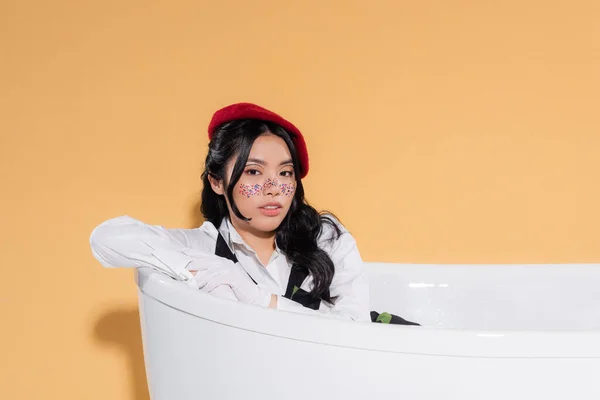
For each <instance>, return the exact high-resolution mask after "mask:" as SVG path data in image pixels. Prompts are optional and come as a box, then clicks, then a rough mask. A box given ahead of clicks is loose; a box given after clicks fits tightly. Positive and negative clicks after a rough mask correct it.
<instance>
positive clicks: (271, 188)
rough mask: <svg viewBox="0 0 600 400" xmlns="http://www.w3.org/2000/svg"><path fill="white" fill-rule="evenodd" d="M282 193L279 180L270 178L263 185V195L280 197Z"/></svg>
mask: <svg viewBox="0 0 600 400" xmlns="http://www.w3.org/2000/svg"><path fill="white" fill-rule="evenodd" d="M280 193H281V188H280V187H279V181H278V180H277V179H273V178H269V179H267V180H266V181H265V184H264V185H263V194H265V195H269V194H270V195H272V196H275V195H278V194H280Z"/></svg>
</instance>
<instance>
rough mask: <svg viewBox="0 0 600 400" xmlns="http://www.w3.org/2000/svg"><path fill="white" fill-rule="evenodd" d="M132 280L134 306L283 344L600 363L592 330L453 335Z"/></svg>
mask: <svg viewBox="0 0 600 400" xmlns="http://www.w3.org/2000/svg"><path fill="white" fill-rule="evenodd" d="M367 264H368V263H367ZM376 264H379V265H383V264H390V265H391V264H392V263H376ZM393 265H394V266H398V265H399V264H393ZM432 265H434V264H432ZM435 265H437V264H435ZM582 265H583V264H582ZM585 265H586V266H590V265H594V264H585ZM135 280H136V283H137V285H138V288H139V296H140V302H142V301H144V299H145V297H148V298H151V299H153V300H155V301H158V302H159V303H161V304H162V305H164V306H165V307H170V308H172V309H174V310H177V311H179V312H183V313H185V314H188V315H189V316H191V317H195V318H201V319H203V320H207V321H210V322H212V323H218V324H221V325H226V326H229V327H231V328H235V329H242V330H246V331H250V332H255V333H259V334H264V335H270V336H275V337H279V338H284V339H288V340H296V341H303V342H310V343H315V344H320V345H328V346H336V347H344V348H351V349H358V350H366V351H380V352H388V353H399V354H406V355H427V356H447V357H475V358H478V357H485V358H549V359H560V358H569V359H574V358H588V359H589V358H593V359H600V331H596V330H588V331H576V330H573V331H569V330H548V331H535V330H458V329H445V328H436V327H418V326H400V325H383V324H373V323H357V322H352V321H343V320H336V319H330V318H324V317H319V316H313V315H305V314H296V313H292V312H285V311H278V310H272V309H264V308H260V307H256V306H251V305H247V304H242V303H236V302H232V301H228V300H223V299H220V298H217V297H215V296H212V295H209V294H207V293H203V292H200V291H197V290H194V289H192V288H191V287H189V286H187V285H185V284H183V283H181V282H177V281H175V280H173V279H171V278H170V277H168V276H166V275H163V274H160V273H158V272H155V271H153V270H151V269H149V268H138V269H136V272H135ZM307 326H310V329H308V328H307ZM342 332H343V334H342ZM399 339H400V340H399Z"/></svg>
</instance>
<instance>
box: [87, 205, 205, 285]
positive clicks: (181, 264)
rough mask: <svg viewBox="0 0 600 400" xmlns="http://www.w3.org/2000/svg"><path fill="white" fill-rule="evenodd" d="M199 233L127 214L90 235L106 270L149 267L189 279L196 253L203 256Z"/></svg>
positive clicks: (94, 251) (93, 251) (93, 249)
mask: <svg viewBox="0 0 600 400" xmlns="http://www.w3.org/2000/svg"><path fill="white" fill-rule="evenodd" d="M198 233H199V232H197V230H193V229H166V228H164V227H161V226H155V225H147V224H144V223H142V222H140V221H138V220H135V219H133V218H131V217H129V216H126V215H125V216H121V217H117V218H113V219H110V220H108V221H105V222H103V223H102V224H100V225H98V226H97V227H96V228H95V229H94V230H93V232H92V234H91V236H90V246H91V248H92V254H93V255H94V257H95V258H96V259H97V260H98V261H99V262H100V263H101V264H102V265H103V266H104V267H131V268H135V267H149V268H153V269H156V270H160V271H162V272H166V273H167V274H169V275H171V276H172V277H174V278H176V279H183V280H189V279H190V277H191V275H190V273H189V272H188V271H187V270H186V267H187V265H188V264H189V263H190V262H192V261H193V260H194V258H195V257H194V255H195V254H196V255H197V254H198V253H202V251H201V249H199V247H202V246H201V243H199V240H198V237H197V236H198V235H197V234H198ZM194 234H195V235H194ZM201 234H203V233H201ZM192 246H193V248H191V247H192Z"/></svg>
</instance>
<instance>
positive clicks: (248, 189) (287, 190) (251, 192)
mask: <svg viewBox="0 0 600 400" xmlns="http://www.w3.org/2000/svg"><path fill="white" fill-rule="evenodd" d="M272 187H279V190H281V194H283V195H284V196H288V197H289V196H292V195H293V194H294V192H295V191H296V185H294V184H293V183H281V184H280V183H279V182H278V181H277V179H271V178H269V179H267V180H266V181H265V183H264V184H263V185H260V184H258V183H257V184H255V185H244V184H240V194H241V195H242V196H246V197H247V198H250V197H251V196H256V195H257V194H260V193H261V192H262V191H263V190H265V189H269V188H272Z"/></svg>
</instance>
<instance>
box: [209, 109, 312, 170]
mask: <svg viewBox="0 0 600 400" xmlns="http://www.w3.org/2000/svg"><path fill="white" fill-rule="evenodd" d="M236 119H258V120H262V121H268V122H273V123H275V124H277V125H279V126H281V127H282V128H283V129H285V130H286V131H287V132H288V133H289V134H290V135H291V137H292V141H293V142H294V146H296V150H297V151H298V158H299V159H300V179H302V178H304V177H305V176H306V174H308V151H307V149H306V143H305V142H304V137H303V136H302V133H301V132H300V130H299V129H298V128H296V127H295V126H294V124H292V123H291V122H289V121H287V120H285V119H284V118H282V117H280V116H279V115H277V114H275V113H274V112H272V111H269V110H267V109H265V108H262V107H260V106H257V105H256V104H251V103H237V104H231V105H229V106H227V107H224V108H221V109H220V110H218V111H217V112H215V113H214V115H213V117H212V119H211V120H210V124H209V125H208V138H209V139H212V137H213V133H214V131H215V130H216V129H217V128H218V127H219V126H221V125H222V124H224V123H226V122H229V121H233V120H236Z"/></svg>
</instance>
